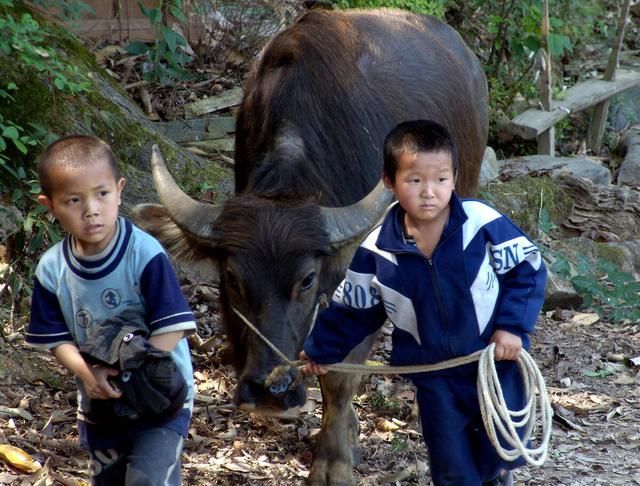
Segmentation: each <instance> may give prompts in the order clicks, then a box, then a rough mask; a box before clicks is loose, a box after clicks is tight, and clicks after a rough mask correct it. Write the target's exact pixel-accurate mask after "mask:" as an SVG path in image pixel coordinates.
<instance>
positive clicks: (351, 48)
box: [136, 10, 488, 484]
mask: <svg viewBox="0 0 640 486" xmlns="http://www.w3.org/2000/svg"><path fill="white" fill-rule="evenodd" d="M418 118H429V119H433V120H435V121H438V122H440V123H441V124H443V125H444V126H446V127H447V128H448V129H449V130H450V132H451V133H452V136H453V139H454V141H455V143H456V145H457V147H458V151H459V154H458V155H459V159H460V172H459V174H458V186H457V190H458V193H459V194H461V195H471V194H473V193H474V191H475V188H476V185H477V180H478V174H479V171H480V165H481V161H482V157H483V153H484V149H485V144H486V138H487V130H488V121H487V88H486V79H485V76H484V73H483V71H482V68H481V66H480V65H479V63H478V61H477V59H476V58H475V56H474V55H473V53H471V52H470V50H469V49H468V48H467V47H466V46H465V44H464V42H463V41H462V39H461V38H460V36H459V35H458V34H457V33H456V32H455V31H454V30H453V29H451V28H450V27H448V26H447V25H445V24H444V23H442V22H440V21H438V20H437V19H435V18H432V17H426V16H416V15H412V14H409V13H406V12H400V11H393V10H380V11H351V12H338V11H320V10H314V11H311V12H309V13H307V14H306V15H304V16H303V17H301V19H300V20H299V21H298V22H297V23H296V24H295V25H293V26H292V27H290V28H288V29H286V30H285V31H283V32H281V33H280V34H278V35H277V36H276V37H275V38H274V39H272V40H271V42H270V43H269V44H268V45H267V47H266V48H265V50H264V51H263V53H262V55H261V57H260V59H258V61H257V63H256V65H255V67H254V69H253V71H252V73H251V75H250V77H249V78H248V80H247V82H246V85H245V95H244V99H243V102H242V105H241V107H240V111H239V113H238V119H237V126H236V146H235V192H236V194H235V195H234V196H233V197H232V198H231V199H230V200H228V201H227V202H226V203H225V204H224V205H223V206H222V207H214V206H212V205H208V204H203V203H199V202H197V201H194V200H192V199H191V198H189V197H188V196H187V195H186V194H185V193H183V192H182V191H181V190H180V189H179V188H178V187H177V186H176V184H175V182H174V181H173V179H172V178H171V175H170V174H169V172H168V171H167V170H166V168H165V166H164V164H163V163H162V160H161V157H160V154H159V152H158V151H157V150H154V155H153V162H152V166H153V171H154V177H155V182H156V188H157V191H158V194H159V197H160V200H161V201H162V205H163V208H161V207H158V206H152V205H143V206H139V207H138V208H137V210H136V214H137V221H138V224H140V225H141V226H142V227H143V228H145V229H147V230H149V231H151V232H152V233H153V234H155V235H157V236H158V237H159V238H160V239H161V240H163V241H164V243H165V245H167V246H168V247H169V249H170V250H171V251H173V252H174V254H176V255H177V256H183V257H185V256H186V257H192V258H212V259H214V260H216V261H217V263H218V265H219V269H220V295H221V304H222V305H221V307H222V312H223V318H224V323H225V328H226V331H227V335H228V338H229V347H230V351H231V356H232V359H233V364H234V366H235V369H236V372H237V377H238V387H237V390H236V396H235V400H236V402H237V403H238V405H240V406H242V407H244V408H248V409H260V408H267V407H270V408H279V409H283V408H290V407H294V406H298V405H302V404H303V403H304V400H305V394H304V388H303V385H302V384H301V381H302V380H299V379H298V372H297V370H291V371H290V372H289V373H284V374H282V376H281V377H280V378H279V381H277V382H276V383H271V382H270V383H269V384H265V379H266V377H267V376H269V375H270V373H271V372H272V371H273V369H274V368H275V367H276V366H278V365H279V364H281V362H280V360H279V358H278V357H277V356H276V354H275V353H274V352H273V351H272V350H271V349H269V348H268V347H267V346H266V345H265V344H264V343H263V342H262V341H261V340H260V339H259V338H258V337H257V336H256V334H255V333H254V332H251V331H250V330H249V329H248V328H247V326H246V325H245V324H244V323H243V322H242V320H241V319H240V318H239V317H238V316H237V315H236V313H235V312H233V310H232V309H233V308H235V309H237V310H238V311H240V312H241V313H242V314H243V315H244V316H246V318H247V319H249V320H250V321H251V322H252V323H254V324H255V326H256V327H257V328H258V329H259V330H260V331H261V332H262V333H263V334H264V335H265V336H266V337H267V338H268V339H269V340H271V342H272V343H273V344H275V345H276V346H277V347H278V348H279V349H280V350H281V351H282V352H283V353H284V354H285V355H286V356H288V357H289V359H291V360H295V359H297V357H298V354H299V352H300V350H301V349H302V343H303V340H304V338H305V336H306V335H307V333H308V331H309V328H310V326H311V323H312V320H313V318H314V310H315V308H316V304H317V302H318V299H319V297H320V295H321V294H323V293H324V294H327V295H331V293H332V292H333V290H334V289H335V288H336V286H337V285H338V284H339V282H340V280H341V278H342V276H343V275H344V271H345V270H346V267H347V265H348V263H349V261H350V258H351V256H352V255H353V251H354V250H355V244H357V243H358V242H359V241H360V240H361V239H362V238H363V237H364V236H365V235H366V233H367V232H368V231H369V230H370V229H371V228H372V227H373V226H374V225H375V224H376V222H377V221H378V220H379V219H380V218H381V216H382V214H383V212H384V210H385V208H386V206H387V204H388V203H389V202H390V194H389V193H388V192H387V191H386V190H384V188H383V186H382V184H378V185H377V186H376V183H377V182H378V181H379V180H380V177H381V175H382V154H381V152H382V151H381V147H382V142H383V140H384V137H385V135H386V134H387V132H388V131H389V130H390V129H391V128H392V127H393V126H394V125H396V124H397V123H398V122H400V121H403V120H409V119H418ZM167 216H168V217H167ZM371 340H372V339H370V341H371ZM370 345H371V342H367V343H363V344H362V346H360V347H359V348H357V349H356V350H355V351H354V353H352V355H350V356H349V357H348V358H347V359H348V360H352V361H362V360H364V358H365V356H366V354H367V352H368V350H369V346H370ZM356 385H357V378H354V377H352V376H350V375H338V376H335V375H334V374H332V373H330V374H329V375H327V376H326V377H323V379H322V387H323V397H324V401H325V403H324V414H325V417H324V420H323V430H322V432H321V434H320V435H319V438H318V441H317V447H316V453H315V460H314V466H313V468H312V471H311V475H310V478H309V481H310V482H312V483H314V484H334V483H337V482H340V481H346V482H349V481H351V480H352V478H351V474H352V464H351V448H350V447H351V444H350V442H351V443H352V442H353V440H354V438H357V419H356V416H355V412H353V409H352V407H351V403H350V400H351V395H352V393H353V390H354V387H355V386H356ZM345 407H346V408H345Z"/></svg>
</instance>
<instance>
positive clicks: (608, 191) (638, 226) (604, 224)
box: [555, 174, 640, 241]
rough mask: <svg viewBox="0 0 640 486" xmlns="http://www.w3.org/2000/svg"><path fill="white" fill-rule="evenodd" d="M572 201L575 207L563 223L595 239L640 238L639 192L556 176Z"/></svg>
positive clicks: (569, 176)
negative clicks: (613, 236) (612, 236)
mask: <svg viewBox="0 0 640 486" xmlns="http://www.w3.org/2000/svg"><path fill="white" fill-rule="evenodd" d="M555 180H556V182H557V183H558V185H559V186H560V187H561V188H563V189H564V190H565V191H566V192H567V194H568V195H569V197H570V198H571V199H572V200H573V203H574V207H573V212H572V214H571V216H569V217H568V218H567V219H566V220H565V221H564V222H563V223H562V226H563V227H564V228H565V229H567V230H572V231H575V232H577V234H579V235H583V236H587V237H589V238H592V239H595V240H603V241H606V240H608V238H609V237H610V235H615V237H617V238H619V239H620V240H623V241H626V240H635V239H639V238H640V192H638V191H634V190H632V189H630V188H628V187H624V186H614V185H596V184H593V183H592V182H591V181H590V180H588V179H584V178H576V177H573V176H571V175H568V174H563V175H560V176H558V177H557V178H555Z"/></svg>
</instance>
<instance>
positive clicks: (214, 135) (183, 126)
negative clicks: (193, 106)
mask: <svg viewBox="0 0 640 486" xmlns="http://www.w3.org/2000/svg"><path fill="white" fill-rule="evenodd" d="M155 126H156V127H157V129H158V131H159V132H160V133H162V134H163V135H164V136H165V137H167V138H170V139H171V140H173V141H174V142H176V143H183V142H195V141H199V140H218V139H221V138H227V137H229V136H231V135H232V134H233V133H235V130H236V119H235V117H233V116H205V117H201V118H189V119H187V120H173V121H170V122H157V123H156V124H155Z"/></svg>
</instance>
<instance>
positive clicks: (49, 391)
mask: <svg viewBox="0 0 640 486" xmlns="http://www.w3.org/2000/svg"><path fill="white" fill-rule="evenodd" d="M205 290H206V289H205ZM209 290H211V289H209ZM187 292H188V293H189V294H190V296H191V303H192V305H193V308H194V309H195V310H196V315H197V317H198V321H199V331H198V334H197V337H195V338H194V339H193V340H192V343H191V344H192V356H193V362H194V368H195V378H196V388H197V396H196V408H195V412H194V417H193V421H192V428H191V433H190V436H189V438H188V440H187V441H186V444H185V451H184V459H183V461H184V463H183V474H184V484H185V485H194V486H196V485H197V486H200V485H202V486H204V485H224V486H227V485H229V486H230V485H247V486H251V485H264V486H288V485H301V484H304V478H305V477H306V476H307V474H308V471H309V467H310V464H311V459H312V450H313V443H314V440H315V439H314V436H315V434H316V433H317V432H318V430H319V427H320V419H321V410H320V391H319V389H318V388H317V382H316V381H315V378H310V379H309V383H308V395H309V400H308V402H307V405H306V406H305V407H304V409H303V410H302V411H301V412H300V414H299V415H298V416H297V417H292V418H275V417H265V416H256V415H253V414H249V413H244V412H240V411H238V410H236V409H234V407H233V406H232V404H231V403H232V400H231V399H232V396H233V389H234V377H233V372H232V370H231V369H230V368H229V367H227V366H224V365H222V364H221V358H220V357H221V354H222V352H221V350H222V347H223V341H224V335H223V333H222V331H221V329H220V324H219V320H218V315H217V313H216V312H215V298H212V293H211V292H210V291H209V292H203V289H202V288H197V289H196V288H194V289H187ZM213 297H215V295H213ZM595 318H596V316H595V315H593V314H580V313H576V312H569V311H562V312H560V311H556V312H554V313H547V314H545V315H543V316H541V318H540V322H539V326H538V331H537V333H536V334H535V335H534V339H533V342H534V344H533V349H532V353H531V354H532V356H533V357H534V359H535V360H536V361H537V363H538V365H539V367H540V369H541V370H542V373H543V375H544V376H545V379H546V383H547V386H548V394H549V398H550V400H551V403H552V405H553V408H554V411H555V417H554V421H553V433H552V439H551V447H550V452H549V457H548V459H547V461H546V462H545V464H544V465H543V466H541V467H526V468H523V469H520V470H518V472H517V484H518V485H530V486H533V485H545V486H548V485H566V486H583V485H607V486H615V485H625V486H626V485H633V484H640V386H639V383H640V374H639V372H638V371H639V368H638V366H637V365H634V363H633V361H635V362H636V363H640V358H639V357H638V355H640V329H639V328H638V325H637V324H629V325H618V326H614V325H612V324H609V323H606V322H601V321H597V322H593V321H594V320H595ZM15 325H16V323H14V324H13V326H14V327H15ZM389 346H390V343H389V336H388V334H383V335H382V338H381V339H380V341H379V344H378V346H377V347H376V349H375V350H374V354H373V356H372V359H374V360H381V361H382V360H384V359H385V357H386V356H387V355H388V350H389ZM0 356H2V360H1V362H0V444H2V443H7V444H11V445H13V446H16V447H19V448H20V449H22V450H23V451H25V452H27V453H29V454H30V455H31V456H32V457H33V458H34V459H35V460H37V461H38V462H39V463H40V464H42V465H43V466H44V467H42V468H41V469H40V470H38V471H37V472H35V473H33V474H31V475H29V474H27V473H24V472H20V471H19V470H18V469H16V468H13V467H11V466H9V464H8V462H9V461H8V459H7V458H3V457H2V453H1V452H0V485H31V484H37V485H60V484H62V485H65V486H70V485H82V484H84V483H83V480H84V481H86V478H87V476H86V474H85V472H84V471H85V468H86V458H85V454H84V453H83V451H82V450H80V449H79V448H78V446H77V435H76V429H75V424H74V405H75V392H74V385H73V381H72V380H71V378H70V377H69V375H68V374H66V373H64V372H63V370H62V369H61V368H60V367H59V366H58V365H57V364H56V363H55V362H54V361H53V360H52V358H51V357H50V356H49V355H48V354H47V353H41V352H37V351H33V350H31V349H29V348H28V347H26V346H25V345H24V344H23V341H22V339H21V336H20V334H19V333H17V334H14V335H10V336H7V337H5V339H0ZM634 358H636V359H635V360H634ZM414 399H415V396H414V391H413V388H412V387H411V385H410V384H409V383H408V382H406V381H403V380H401V379H399V378H396V377H388V376H387V377H385V376H375V375H371V376H368V377H365V378H364V379H363V382H362V385H361V386H360V389H359V390H358V394H357V395H356V397H355V403H356V407H357V409H358V413H359V417H360V425H361V435H360V439H361V448H360V450H359V451H358V456H359V463H358V465H357V467H356V472H355V473H356V478H357V484H358V486H364V485H383V484H390V485H397V486H400V485H418V484H420V485H429V484H431V482H430V479H429V466H428V458H427V453H426V450H425V447H424V445H423V443H422V438H421V434H420V426H419V424H418V423H417V421H416V419H415V410H414ZM0 451H1V449H0Z"/></svg>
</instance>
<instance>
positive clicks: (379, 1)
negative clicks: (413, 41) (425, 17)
mask: <svg viewBox="0 0 640 486" xmlns="http://www.w3.org/2000/svg"><path fill="white" fill-rule="evenodd" d="M444 4H445V0H339V1H337V2H334V5H335V6H336V7H337V8H342V9H347V8H380V7H388V8H401V9H404V10H410V11H412V12H415V13H421V14H429V15H435V16H437V17H442V16H443V15H444Z"/></svg>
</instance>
